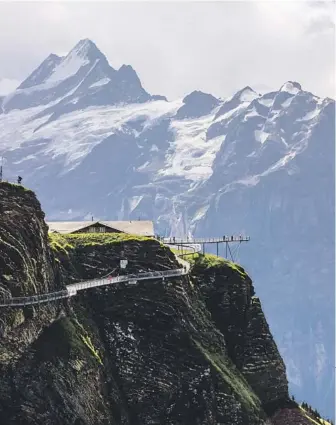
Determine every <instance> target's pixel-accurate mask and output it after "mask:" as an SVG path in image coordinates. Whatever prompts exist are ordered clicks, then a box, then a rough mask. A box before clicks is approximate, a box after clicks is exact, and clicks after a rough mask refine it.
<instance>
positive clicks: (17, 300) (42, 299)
mask: <svg viewBox="0 0 336 425" xmlns="http://www.w3.org/2000/svg"><path fill="white" fill-rule="evenodd" d="M188 273H189V270H188V269H187V268H186V267H184V268H181V269H173V270H164V271H155V272H146V273H138V274H127V275H121V276H116V277H106V278H102V279H93V280H86V281H84V282H78V283H72V284H71V285H67V286H66V289H65V290H63V291H58V292H50V293H47V294H42V295H31V296H29V297H14V298H8V299H7V300H5V301H4V302H0V307H22V306H25V305H32V304H41V303H46V302H49V301H55V300H60V299H62V298H69V297H73V296H74V295H76V294H77V292H78V291H84V290H86V289H90V288H97V287H98V286H104V285H111V284H113V283H117V282H129V283H131V284H135V283H137V281H139V280H151V279H163V280H164V279H165V278H170V277H178V276H185V275H187V274H188Z"/></svg>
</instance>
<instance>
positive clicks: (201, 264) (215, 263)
mask: <svg viewBox="0 0 336 425" xmlns="http://www.w3.org/2000/svg"><path fill="white" fill-rule="evenodd" d="M172 251H173V252H174V254H176V255H180V254H182V251H179V250H177V249H172ZM184 254H185V251H184ZM182 258H183V260H185V261H188V262H189V263H190V264H191V266H192V267H194V268H202V269H210V268H222V267H223V266H224V267H225V266H226V267H230V268H231V269H233V270H234V271H236V272H238V273H239V274H241V275H242V276H246V273H245V270H244V269H243V268H242V267H241V266H240V265H239V264H236V263H234V262H232V261H230V260H227V259H225V258H222V257H217V256H216V255H213V254H201V253H191V254H187V255H184V256H183V257H182Z"/></svg>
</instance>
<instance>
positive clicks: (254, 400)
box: [194, 340, 261, 412]
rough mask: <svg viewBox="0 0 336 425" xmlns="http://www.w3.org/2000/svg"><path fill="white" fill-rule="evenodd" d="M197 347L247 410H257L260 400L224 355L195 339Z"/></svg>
mask: <svg viewBox="0 0 336 425" xmlns="http://www.w3.org/2000/svg"><path fill="white" fill-rule="evenodd" d="M194 343H195V344H196V346H197V348H198V349H199V350H200V352H201V353H202V354H203V355H204V357H205V358H206V359H207V361H208V362H209V363H210V364H211V365H212V367H213V368H214V369H215V370H216V371H217V372H219V374H220V375H221V376H222V378H223V379H224V381H225V382H226V383H227V384H228V385H229V387H230V388H231V389H232V391H233V393H235V394H236V395H237V396H238V398H239V399H240V400H241V403H242V404H243V405H244V406H245V407H246V408H247V409H248V410H249V411H254V412H258V411H259V410H260V404H261V403H260V400H259V398H258V397H257V396H256V394H255V393H254V392H253V390H252V389H251V388H250V386H249V385H248V383H247V382H246V381H245V379H244V378H243V376H242V375H241V374H240V372H239V371H238V369H236V368H235V367H234V366H233V364H231V365H230V364H227V361H226V359H225V357H224V356H223V355H221V354H217V353H214V352H212V351H210V350H209V349H206V348H205V347H204V346H203V345H202V344H201V343H200V342H198V341H195V340H194Z"/></svg>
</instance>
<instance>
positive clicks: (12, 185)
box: [0, 181, 33, 193]
mask: <svg viewBox="0 0 336 425" xmlns="http://www.w3.org/2000/svg"><path fill="white" fill-rule="evenodd" d="M0 184H1V185H3V186H7V187H8V188H11V189H15V190H16V191H19V190H21V191H23V192H31V193H33V191H32V190H30V189H27V188H26V187H24V186H22V184H18V183H10V182H4V181H1V182H0Z"/></svg>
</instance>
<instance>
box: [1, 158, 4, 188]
mask: <svg viewBox="0 0 336 425" xmlns="http://www.w3.org/2000/svg"><path fill="white" fill-rule="evenodd" d="M3 160H4V158H3V156H2V157H1V164H0V182H2V166H3Z"/></svg>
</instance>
